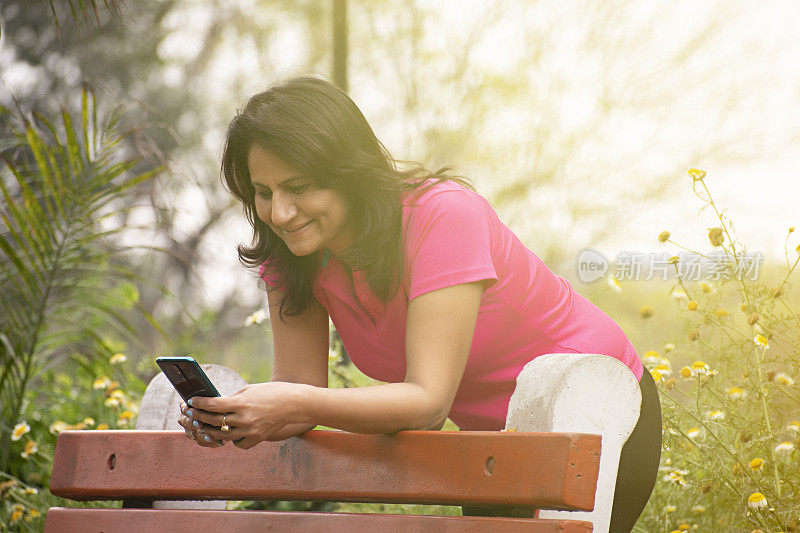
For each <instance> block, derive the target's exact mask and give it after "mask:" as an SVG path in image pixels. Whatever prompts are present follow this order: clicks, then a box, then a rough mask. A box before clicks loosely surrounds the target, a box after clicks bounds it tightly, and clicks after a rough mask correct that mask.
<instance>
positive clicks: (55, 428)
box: [50, 420, 69, 435]
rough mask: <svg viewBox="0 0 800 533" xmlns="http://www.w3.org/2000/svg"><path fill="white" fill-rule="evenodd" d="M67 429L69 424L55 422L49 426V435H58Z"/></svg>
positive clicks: (61, 421)
mask: <svg viewBox="0 0 800 533" xmlns="http://www.w3.org/2000/svg"><path fill="white" fill-rule="evenodd" d="M66 429H69V424H67V423H66V422H64V421H63V420H56V421H55V422H53V423H52V424H50V433H52V434H53V435H58V434H59V433H61V432H62V431H64V430H66Z"/></svg>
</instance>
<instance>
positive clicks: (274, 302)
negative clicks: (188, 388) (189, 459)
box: [179, 289, 328, 446]
mask: <svg viewBox="0 0 800 533" xmlns="http://www.w3.org/2000/svg"><path fill="white" fill-rule="evenodd" d="M283 297H284V293H283V292H282V291H279V290H277V289H273V290H271V291H269V293H268V295H267V298H268V300H269V309H270V316H271V317H272V320H271V324H272V337H273V345H274V348H275V349H274V363H273V368H272V377H271V378H270V383H273V382H275V383H276V384H275V385H273V386H271V387H270V389H271V390H272V389H274V390H272V392H273V393H274V394H275V393H278V394H279V393H280V392H279V391H280V390H281V389H283V391H284V395H285V396H287V397H288V396H289V395H287V394H286V391H287V390H288V391H290V392H294V391H296V390H297V387H291V386H288V387H287V386H282V385H280V383H292V384H306V385H310V386H313V387H317V388H326V387H327V386H328V312H327V311H326V310H325V308H324V307H323V306H322V305H321V304H320V303H319V302H317V301H316V300H312V303H311V307H310V308H309V309H308V310H307V311H306V312H305V313H303V314H302V315H299V316H292V317H286V319H285V320H282V319H281V318H280V317H279V314H280V304H281V301H282V300H283ZM263 385H265V384H263V383H258V384H253V385H247V386H246V387H244V388H242V389H241V390H239V391H237V392H236V393H235V394H234V395H233V396H230V398H236V397H237V396H240V395H242V394H244V393H245V391H248V390H249V389H251V388H253V387H257V386H263ZM250 394H252V391H251V393H248V396H249V395H250ZM242 399H243V398H242ZM198 408H199V406H198V407H197V408H195V409H193V412H192V414H193V415H198V413H199V412H198V410H197V409H198ZM208 409H209V410H213V409H211V408H210V407H209V408H208ZM187 410H188V409H187V407H186V406H183V407H182V408H181V413H182V414H183V415H185V414H186V411H187ZM220 412H225V411H220ZM208 416H210V417H211V416H215V417H216V418H220V419H221V415H218V414H216V413H209V415H208ZM193 419H196V420H199V421H203V418H202V414H201V415H200V416H195V417H194V418H190V417H187V416H181V417H180V419H179V423H180V424H181V425H182V426H183V427H184V429H185V430H186V431H187V435H188V434H189V432H191V431H192V430H194V431H195V432H197V431H198V430H197V428H194V427H193V426H192V421H193ZM226 422H229V425H233V422H231V421H229V420H228V419H226ZM207 423H209V424H211V423H212V422H211V421H210V420H209V421H208V422H207ZM219 425H221V421H220V422H219V423H217V426H219ZM315 425H316V424H313V423H310V422H309V423H306V422H299V423H289V424H286V425H283V426H282V427H281V428H279V429H277V430H276V431H275V432H273V433H271V434H269V435H268V436H265V439H268V440H283V439H288V438H289V437H294V436H295V435H299V434H300V433H303V432H305V431H308V430H309V429H311V428H313V427H314V426H315ZM203 429H204V430H206V429H208V428H205V427H204V428H203ZM205 432H206V433H209V434H210V433H211V432H210V431H205ZM198 436H199V435H198ZM226 437H227V435H226ZM216 438H217V439H219V438H221V437H216ZM198 443H199V444H201V445H205V446H216V440H212V441H211V442H210V443H209V442H204V441H203V440H202V439H200V440H199V441H198Z"/></svg>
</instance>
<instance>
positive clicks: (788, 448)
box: [775, 441, 794, 454]
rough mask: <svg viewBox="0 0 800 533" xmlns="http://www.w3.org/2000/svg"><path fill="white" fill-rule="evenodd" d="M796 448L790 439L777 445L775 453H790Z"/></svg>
mask: <svg viewBox="0 0 800 533" xmlns="http://www.w3.org/2000/svg"><path fill="white" fill-rule="evenodd" d="M792 450H794V444H793V443H791V442H788V441H784V442H781V443H780V444H778V445H777V446H775V453H780V454H790V453H792Z"/></svg>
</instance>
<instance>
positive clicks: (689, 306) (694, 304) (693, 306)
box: [686, 300, 700, 311]
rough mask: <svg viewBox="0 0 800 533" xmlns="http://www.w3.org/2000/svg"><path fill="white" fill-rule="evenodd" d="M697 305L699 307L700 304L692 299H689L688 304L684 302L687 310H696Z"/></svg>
mask: <svg viewBox="0 0 800 533" xmlns="http://www.w3.org/2000/svg"><path fill="white" fill-rule="evenodd" d="M698 307H700V306H699V305H698V304H697V302H695V301H694V300H691V301H690V302H689V303H688V304H686V308H687V309H688V310H689V311H697V308H698Z"/></svg>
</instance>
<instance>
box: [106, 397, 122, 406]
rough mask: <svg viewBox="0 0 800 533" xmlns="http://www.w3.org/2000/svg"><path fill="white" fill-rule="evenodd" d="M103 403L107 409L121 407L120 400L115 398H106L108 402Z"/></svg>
mask: <svg viewBox="0 0 800 533" xmlns="http://www.w3.org/2000/svg"><path fill="white" fill-rule="evenodd" d="M103 403H104V404H105V406H106V407H119V399H118V398H115V397H114V396H111V397H109V398H106V401H105V402H103Z"/></svg>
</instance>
